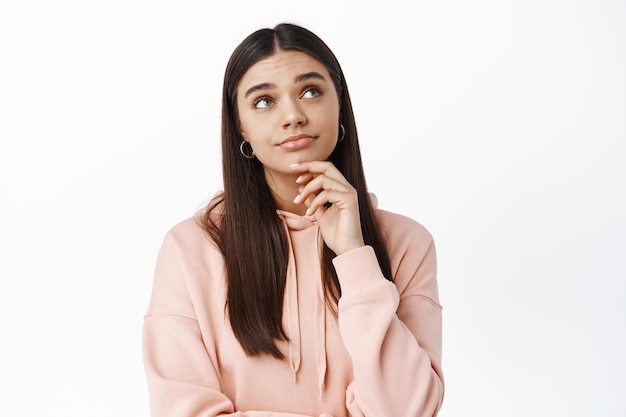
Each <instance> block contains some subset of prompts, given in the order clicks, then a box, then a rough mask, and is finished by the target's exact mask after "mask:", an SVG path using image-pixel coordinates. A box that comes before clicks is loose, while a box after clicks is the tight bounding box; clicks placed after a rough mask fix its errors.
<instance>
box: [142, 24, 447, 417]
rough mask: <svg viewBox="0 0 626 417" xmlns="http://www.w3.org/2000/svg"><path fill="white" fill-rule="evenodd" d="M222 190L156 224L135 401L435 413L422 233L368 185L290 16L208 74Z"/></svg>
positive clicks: (194, 410)
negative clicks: (217, 97) (178, 218)
mask: <svg viewBox="0 0 626 417" xmlns="http://www.w3.org/2000/svg"><path fill="white" fill-rule="evenodd" d="M222 153H223V177H224V190H223V192H219V193H217V194H216V195H215V197H214V198H213V200H212V201H211V202H210V203H209V204H208V206H207V207H206V208H204V209H202V210H201V211H200V212H198V213H197V214H196V215H195V216H193V217H192V218H190V219H188V220H185V221H183V222H182V223H180V224H178V225H176V226H175V227H173V228H172V229H171V230H170V231H169V232H168V233H167V235H166V236H165V239H164V241H163V244H162V248H161V250H160V252H159V255H158V259H157V265H156V272H155V277H154V286H153V292H152V298H151V302H150V306H149V308H148V312H147V314H146V317H145V321H144V360H145V367H146V373H147V378H148V386H149V392H150V400H151V409H152V415H153V416H155V417H165V416H168V417H191V416H204V417H210V416H242V417H243V416H250V417H252V416H254V417H261V416H267V417H270V416H273V417H302V416H325V417H329V416H332V417H344V416H353V417H356V416H367V417H402V416H429V417H430V416H434V415H436V414H437V412H438V410H439V408H440V407H441V402H442V399H443V391H444V388H443V377H442V372H441V326H442V324H441V307H440V305H439V300H438V293H437V278H436V258H435V248H434V244H433V239H432V237H431V235H430V234H429V233H428V231H427V230H426V229H425V228H424V227H422V226H421V225H420V224H418V223H417V222H415V221H413V220H411V219H409V218H407V217H404V216H401V215H398V214H393V213H390V212H387V211H384V210H380V209H377V208H376V200H375V198H374V197H373V196H372V195H370V194H368V190H367V187H366V183H365V177H364V173H363V167H362V164H361V156H360V150H359V144H358V139H357V131H356V125H355V121H354V116H353V112H352V107H351V104H350V97H349V95H348V87H347V85H346V81H345V79H344V76H343V72H342V70H341V68H340V66H339V63H338V62H337V60H336V58H335V56H334V55H333V53H332V52H331V51H330V49H329V48H328V47H327V46H326V45H325V44H324V42H323V41H322V40H320V39H319V38H318V37H317V36H316V35H314V34H313V33H311V32H310V31H308V30H307V29H304V28H302V27H299V26H296V25H292V24H280V25H278V26H276V27H275V28H273V29H261V30H258V31H256V32H254V33H252V34H251V35H249V36H248V37H247V38H246V39H245V40H244V41H243V42H242V43H241V44H240V45H239V46H238V47H237V48H236V49H235V51H234V52H233V54H232V56H231V58H230V60H229V62H228V65H227V68H226V74H225V79H224V91H223V111H222Z"/></svg>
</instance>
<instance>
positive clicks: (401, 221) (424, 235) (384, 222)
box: [372, 196, 433, 244]
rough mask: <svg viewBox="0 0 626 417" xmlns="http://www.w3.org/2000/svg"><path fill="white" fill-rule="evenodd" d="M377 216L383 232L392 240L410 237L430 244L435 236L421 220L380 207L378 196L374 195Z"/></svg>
mask: <svg viewBox="0 0 626 417" xmlns="http://www.w3.org/2000/svg"><path fill="white" fill-rule="evenodd" d="M372 198H373V202H374V207H375V208H374V210H375V213H376V218H377V220H378V222H379V225H380V227H381V228H382V232H383V233H384V234H385V236H386V237H387V239H388V240H390V241H391V242H394V241H396V242H397V241H402V240H406V239H410V240H411V241H416V240H417V241H420V242H426V243H427V244H430V243H431V242H432V240H433V236H432V234H431V233H430V231H429V230H428V229H427V228H426V226H424V225H423V224H422V223H421V222H420V221H418V220H416V219H415V218H413V217H409V216H408V215H405V214H401V213H398V212H394V211H389V210H386V209H382V208H380V207H378V201H377V200H376V197H375V196H374V197H372Z"/></svg>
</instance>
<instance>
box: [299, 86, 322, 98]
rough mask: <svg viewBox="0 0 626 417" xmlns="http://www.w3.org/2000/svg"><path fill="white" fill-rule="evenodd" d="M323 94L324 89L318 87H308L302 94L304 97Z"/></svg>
mask: <svg viewBox="0 0 626 417" xmlns="http://www.w3.org/2000/svg"><path fill="white" fill-rule="evenodd" d="M321 95H322V90H320V89H319V88H317V87H311V88H308V89H307V90H306V91H305V92H304V94H302V98H315V97H319V96H321Z"/></svg>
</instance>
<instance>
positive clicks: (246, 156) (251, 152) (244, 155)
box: [239, 140, 254, 159]
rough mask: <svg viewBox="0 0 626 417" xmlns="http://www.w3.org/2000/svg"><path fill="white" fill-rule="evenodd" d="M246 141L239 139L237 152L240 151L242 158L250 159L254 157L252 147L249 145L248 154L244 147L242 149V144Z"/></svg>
mask: <svg viewBox="0 0 626 417" xmlns="http://www.w3.org/2000/svg"><path fill="white" fill-rule="evenodd" d="M246 143H247V142H246V141H245V140H242V141H241V144H240V145H239V152H241V154H242V155H243V157H244V158H246V159H252V158H254V151H253V150H252V147H251V146H250V154H247V153H246V151H245V149H244V145H245V144H246ZM248 146H249V145H248Z"/></svg>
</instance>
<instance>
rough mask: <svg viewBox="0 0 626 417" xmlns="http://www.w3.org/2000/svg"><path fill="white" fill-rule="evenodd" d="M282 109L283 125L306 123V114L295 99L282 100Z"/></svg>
mask: <svg viewBox="0 0 626 417" xmlns="http://www.w3.org/2000/svg"><path fill="white" fill-rule="evenodd" d="M283 111H284V114H283V127H289V126H293V125H303V124H306V122H307V118H306V115H305V114H304V111H303V110H302V108H301V107H300V103H298V102H297V101H296V100H286V101H283Z"/></svg>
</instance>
